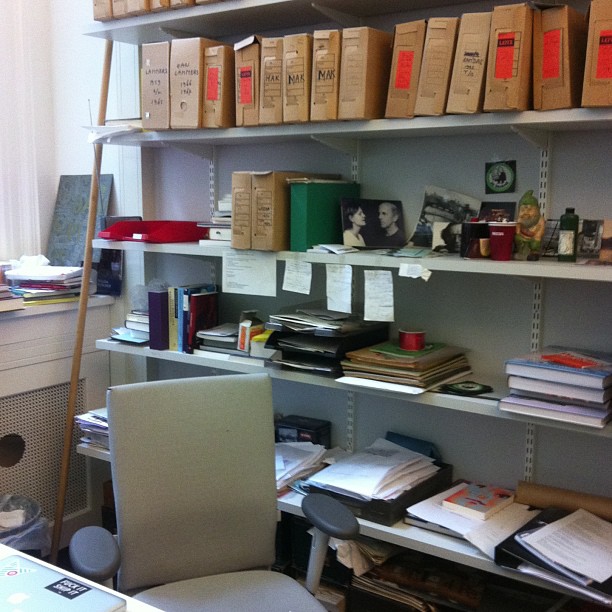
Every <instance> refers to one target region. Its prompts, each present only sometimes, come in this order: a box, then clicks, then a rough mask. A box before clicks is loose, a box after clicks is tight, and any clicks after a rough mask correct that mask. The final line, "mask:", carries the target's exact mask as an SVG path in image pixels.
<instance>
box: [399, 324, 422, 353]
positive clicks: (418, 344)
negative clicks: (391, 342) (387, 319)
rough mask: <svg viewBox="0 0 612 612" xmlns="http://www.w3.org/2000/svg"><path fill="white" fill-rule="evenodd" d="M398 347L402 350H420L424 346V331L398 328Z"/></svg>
mask: <svg viewBox="0 0 612 612" xmlns="http://www.w3.org/2000/svg"><path fill="white" fill-rule="evenodd" d="M399 347H400V348H401V349H402V350H404V351H422V350H423V349H424V348H425V332H424V331H404V330H403V329H400V332H399Z"/></svg>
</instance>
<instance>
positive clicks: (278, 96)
mask: <svg viewBox="0 0 612 612" xmlns="http://www.w3.org/2000/svg"><path fill="white" fill-rule="evenodd" d="M283 47H284V37H283V36H274V37H271V38H270V37H268V38H262V39H261V82H260V87H259V123H260V124H261V125H271V124H278V123H282V122H283Z"/></svg>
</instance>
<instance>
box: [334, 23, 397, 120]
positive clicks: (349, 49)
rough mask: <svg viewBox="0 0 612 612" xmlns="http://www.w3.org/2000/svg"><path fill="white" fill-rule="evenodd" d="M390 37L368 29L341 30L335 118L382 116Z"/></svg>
mask: <svg viewBox="0 0 612 612" xmlns="http://www.w3.org/2000/svg"><path fill="white" fill-rule="evenodd" d="M392 48H393V34H390V33H389V32H383V31H382V30H376V29H374V28H369V27H358V28H345V29H344V30H343V31H342V58H341V60H340V89H339V94H338V119H380V118H381V117H383V116H384V114H385V104H386V101H387V87H388V84H389V72H390V70H391V55H392Z"/></svg>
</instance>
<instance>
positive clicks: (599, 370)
mask: <svg viewBox="0 0 612 612" xmlns="http://www.w3.org/2000/svg"><path fill="white" fill-rule="evenodd" d="M506 374H507V375H508V387H509V388H510V395H508V396H507V397H504V398H502V399H501V401H500V402H499V408H500V410H503V411H505V412H513V413H517V414H522V415H527V416H530V417H532V416H533V417H540V418H543V419H551V420H554V421H564V422H566V423H574V424H576V425H586V426H589V427H596V428H600V429H601V428H602V427H605V425H606V423H608V421H610V420H611V419H612V354H610V353H601V352H594V351H587V350H583V349H574V348H567V347H559V346H551V347H546V348H545V349H543V350H542V351H538V352H533V353H530V354H529V355H523V356H521V357H515V358H513V359H508V360H507V361H506Z"/></svg>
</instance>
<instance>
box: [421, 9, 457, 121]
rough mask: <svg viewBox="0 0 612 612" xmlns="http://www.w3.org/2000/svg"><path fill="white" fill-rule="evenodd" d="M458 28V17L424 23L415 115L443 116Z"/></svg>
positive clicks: (441, 18) (435, 18)
mask: <svg viewBox="0 0 612 612" xmlns="http://www.w3.org/2000/svg"><path fill="white" fill-rule="evenodd" d="M458 29H459V18H458V17H434V18H432V19H430V20H429V21H428V22H427V34H426V35H425V47H424V48H423V63H422V65H421V76H420V78H419V85H418V89H417V98H416V104H415V107H414V114H415V115H443V114H444V111H445V110H446V101H447V99H448V87H449V85H450V78H451V72H452V70H453V60H454V59H455V45H456V44H457V31H458Z"/></svg>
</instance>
